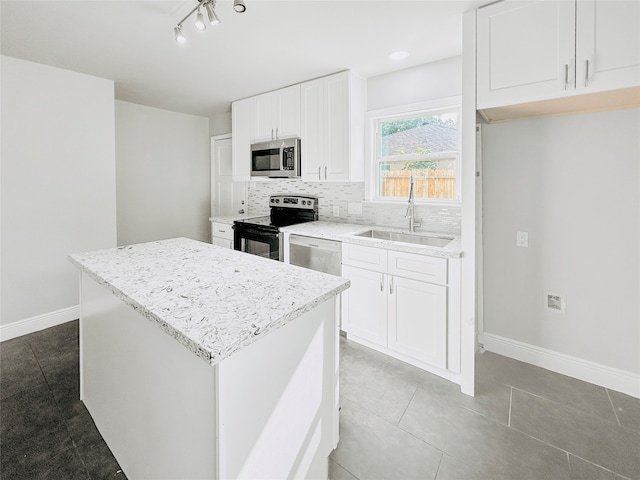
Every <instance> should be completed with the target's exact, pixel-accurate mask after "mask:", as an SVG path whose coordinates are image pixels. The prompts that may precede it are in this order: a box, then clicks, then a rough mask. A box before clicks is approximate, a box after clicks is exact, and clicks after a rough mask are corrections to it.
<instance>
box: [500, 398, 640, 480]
mask: <svg viewBox="0 0 640 480" xmlns="http://www.w3.org/2000/svg"><path fill="white" fill-rule="evenodd" d="M511 426H512V427H513V428H515V429H517V430H519V431H521V432H524V433H526V434H527V435H531V436H532V437H535V438H539V439H540V440H542V441H544V442H547V443H550V444H552V445H556V446H557V447H558V448H561V449H562V450H565V451H567V452H569V453H571V454H574V455H576V456H578V457H580V458H583V459H585V460H588V461H590V462H592V463H595V464H597V465H601V466H603V467H605V468H606V469H609V470H612V471H614V472H616V473H619V474H621V475H623V476H627V477H629V478H640V433H638V432H634V431H632V430H629V429H627V428H623V427H620V426H618V425H617V424H612V423H611V422H608V421H606V420H603V419H601V418H598V417H595V416H590V415H586V414H584V413H583V412H580V411H578V410H576V409H573V408H570V407H566V406H564V405H561V404H559V403H556V402H552V401H551V400H547V399H544V398H540V397H537V396H535V395H531V394H529V393H526V392H521V391H519V390H516V389H514V391H513V398H512V406H511Z"/></svg>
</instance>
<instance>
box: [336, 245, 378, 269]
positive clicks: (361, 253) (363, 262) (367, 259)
mask: <svg viewBox="0 0 640 480" xmlns="http://www.w3.org/2000/svg"><path fill="white" fill-rule="evenodd" d="M342 263H343V265H351V266H352V267H360V268H366V269H367V270H373V271H374V272H382V273H385V272H386V271H387V251H386V250H385V249H383V248H374V247H363V246H362V245H353V244H350V243H343V244H342Z"/></svg>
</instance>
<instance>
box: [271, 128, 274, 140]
mask: <svg viewBox="0 0 640 480" xmlns="http://www.w3.org/2000/svg"><path fill="white" fill-rule="evenodd" d="M271 140H274V138H273V128H272V129H271Z"/></svg>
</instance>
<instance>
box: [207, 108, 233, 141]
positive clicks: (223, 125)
mask: <svg viewBox="0 0 640 480" xmlns="http://www.w3.org/2000/svg"><path fill="white" fill-rule="evenodd" d="M229 108H231V105H229ZM227 133H231V111H229V112H225V113H219V114H218V115H214V116H212V117H209V135H211V136H212V137H213V136H215V135H225V134H227Z"/></svg>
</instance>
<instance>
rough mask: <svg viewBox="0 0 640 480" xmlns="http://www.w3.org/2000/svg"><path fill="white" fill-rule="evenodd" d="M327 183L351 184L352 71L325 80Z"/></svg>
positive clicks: (325, 175)
mask: <svg viewBox="0 0 640 480" xmlns="http://www.w3.org/2000/svg"><path fill="white" fill-rule="evenodd" d="M324 89H325V102H324V103H325V108H326V112H325V122H326V123H325V128H324V132H325V135H324V158H325V165H324V168H325V171H324V172H322V173H323V178H324V180H327V181H333V182H341V181H342V182H346V181H349V180H350V178H349V173H350V172H349V167H350V155H349V154H350V151H349V144H350V139H351V138H350V134H351V128H350V127H351V126H350V124H349V107H350V102H349V72H344V73H339V74H336V75H332V76H331V77H328V78H326V79H325V85H324Z"/></svg>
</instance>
